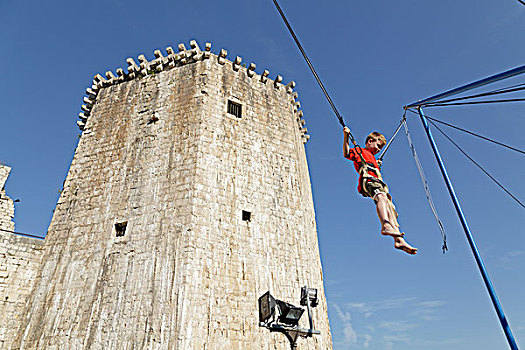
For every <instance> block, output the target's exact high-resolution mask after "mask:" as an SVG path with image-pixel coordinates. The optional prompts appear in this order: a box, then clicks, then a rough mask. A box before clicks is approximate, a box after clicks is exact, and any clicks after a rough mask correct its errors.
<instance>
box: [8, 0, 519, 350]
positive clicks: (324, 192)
mask: <svg viewBox="0 0 525 350" xmlns="http://www.w3.org/2000/svg"><path fill="white" fill-rule="evenodd" d="M281 6H282V7H283V10H284V11H285V12H286V14H287V16H288V19H289V20H290V22H291V24H292V26H293V27H294V29H295V30H296V32H297V34H298V36H299V38H300V40H301V42H302V44H303V46H304V47H305V49H306V51H307V52H308V54H309V56H310V59H311V60H312V62H313V64H314V66H315V67H316V69H317V71H318V73H319V75H320V76H321V78H322V79H323V81H324V83H325V85H326V87H327V88H328V90H329V92H330V94H331V96H332V98H333V100H334V102H335V103H336V105H337V106H338V109H339V110H340V111H341V113H342V114H343V116H344V118H345V120H346V122H347V124H348V125H349V126H350V127H351V129H352V132H353V134H354V135H355V136H356V138H357V139H358V140H360V141H361V140H362V139H363V138H364V137H365V136H366V134H368V132H369V131H371V130H378V131H381V132H383V133H385V134H386V135H387V136H389V135H391V134H392V132H393V131H394V129H395V128H396V126H397V124H398V122H399V120H400V119H401V115H402V106H404V105H405V104H407V103H410V102H413V101H415V100H418V99H422V98H425V97H428V96H431V95H434V94H436V93H439V92H442V91H445V90H448V89H451V88H454V87H457V86H460V85H463V84H465V83H468V82H471V81H475V80H478V79H481V78H483V77H486V76H489V75H492V74H495V73H499V72H502V71H505V70H508V69H511V68H514V67H517V66H521V65H523V64H525V45H523V43H524V36H525V19H524V17H525V6H523V5H521V4H520V3H519V2H518V1H517V0H502V1H486V0H482V1H479V0H477V1H475V0H464V1H450V0H445V1H426V0H423V1H421V0H420V1H415V0H399V1H396V2H392V1H352V2H350V1H311V0H302V1H299V0H281ZM0 33H2V34H1V35H0V47H1V48H2V51H1V52H2V55H0V66H1V67H2V68H3V69H2V77H1V79H0V105H1V110H0V131H1V137H0V161H1V162H2V163H6V164H8V165H10V166H12V167H13V170H12V173H11V176H10V178H9V180H8V182H7V184H6V190H7V194H8V195H9V196H11V197H12V198H19V199H20V200H21V201H20V203H17V204H16V218H15V220H16V229H17V230H18V231H21V232H28V233H33V234H44V233H45V231H46V230H47V226H48V225H49V221H50V219H51V214H52V211H53V209H54V206H55V203H56V200H57V198H58V195H59V189H60V188H61V186H62V182H63V181H64V178H65V176H66V174H67V170H68V167H69V164H70V162H71V159H72V156H73V153H74V149H75V146H76V143H77V141H78V129H77V126H76V120H77V115H78V112H79V109H80V105H81V104H82V98H83V97H84V91H85V88H86V87H88V86H89V85H90V82H91V79H92V77H93V75H94V74H96V73H101V74H103V73H104V72H106V71H107V70H112V71H115V69H116V68H118V67H125V66H126V64H125V60H126V58H127V57H137V56H138V55H140V54H145V55H146V57H148V58H152V57H153V51H154V50H156V49H164V48H165V47H166V46H174V47H175V46H176V45H177V44H178V43H185V44H186V46H188V45H189V41H190V40H192V39H195V40H197V41H198V42H199V44H200V45H201V46H204V44H205V43H206V42H211V43H212V51H213V52H214V53H217V52H218V51H220V49H221V48H225V49H227V50H228V52H229V54H228V57H229V58H230V59H231V58H232V57H234V56H236V55H237V56H241V57H243V61H244V62H247V63H249V62H254V63H256V64H257V69H256V71H257V72H258V73H261V72H262V71H263V70H264V69H268V70H270V72H271V73H270V77H271V78H274V77H275V76H276V75H277V74H280V75H282V76H283V77H284V81H285V82H288V81H289V80H294V81H295V82H296V83H297V87H296V90H297V91H298V93H299V99H300V101H301V105H302V109H303V111H304V115H305V119H306V121H307V124H306V126H307V127H308V130H309V133H310V134H311V139H310V141H309V142H308V143H307V145H306V151H307V156H308V161H309V167H310V172H311V180H312V187H313V192H314V201H315V208H316V219H317V223H318V231H319V242H320V247H321V255H322V263H323V269H324V276H325V288H326V294H327V300H328V306H329V317H330V323H331V329H332V335H333V341H334V348H335V349H422V348H424V349H443V348H450V349H458V350H461V349H503V348H506V340H505V338H504V335H503V332H502V330H501V327H500V325H499V322H498V319H497V317H496V314H495V312H494V310H493V308H492V305H491V303H490V300H489V298H488V294H487V292H486V290H485V287H484V285H483V282H482V280H481V277H480V274H479V272H478V270H477V267H476V265H475V263H474V260H473V257H472V254H471V252H470V250H469V247H468V245H467V242H466V239H465V236H464V233H463V231H462V229H461V227H460V224H459V221H458V219H457V217H456V215H455V212H454V209H453V207H452V203H451V201H450V199H449V197H448V194H447V192H446V188H445V186H444V184H443V181H442V179H441V175H440V174H439V170H438V168H437V165H436V163H435V160H434V158H433V156H432V154H431V153H430V148H429V145H428V142H427V141H426V139H425V136H424V135H423V130H422V128H421V125H420V123H419V120H418V119H417V118H415V117H414V116H412V115H410V116H409V117H408V123H409V127H410V130H411V132H412V136H413V138H414V142H415V145H416V148H417V151H418V153H419V156H420V158H421V162H422V163H423V167H424V169H425V172H426V174H427V177H428V181H429V183H430V187H431V191H432V195H433V197H434V199H435V202H436V206H437V209H438V211H439V214H440V216H441V219H442V221H443V223H444V225H445V229H446V232H447V235H448V246H449V249H450V250H449V252H448V253H447V254H445V255H443V254H442V252H441V235H440V233H439V230H438V228H437V225H436V223H435V221H434V219H433V216H432V213H431V211H430V209H429V206H428V204H427V202H426V199H425V196H424V191H423V188H422V186H421V183H420V180H419V177H418V173H417V170H416V168H415V164H414V161H413V158H412V156H411V154H410V151H409V149H408V145H407V141H406V138H405V136H404V135H403V134H402V133H400V135H399V136H398V137H397V138H396V140H395V142H394V143H393V145H392V148H391V149H390V150H389V152H388V155H387V156H386V158H385V160H384V162H383V173H384V177H385V179H386V180H387V182H388V183H389V185H390V189H391V192H392V194H393V196H394V200H395V203H396V205H397V208H398V211H399V213H400V223H401V225H402V229H403V230H404V231H405V232H406V238H407V240H408V241H409V242H410V243H412V244H414V245H415V246H417V247H418V248H419V249H420V253H419V254H418V255H417V256H416V257H409V256H407V255H405V254H402V253H400V252H397V251H394V250H393V248H392V243H391V241H389V239H388V238H385V237H381V236H380V235H379V225H378V222H377V218H376V214H375V209H374V206H373V204H372V203H371V201H370V200H367V199H364V198H361V197H360V196H359V195H358V194H357V193H356V190H355V187H356V175H355V173H354V170H353V167H352V166H351V164H350V163H349V162H348V161H346V160H344V159H343V158H342V156H341V141H342V131H341V128H340V125H339V123H338V122H337V119H336V118H335V117H334V116H333V113H332V111H331V109H330V108H329V105H328V103H327V102H326V101H325V100H324V97H323V95H322V93H321V91H320V89H319V88H318V87H317V85H316V83H315V80H314V78H313V77H312V75H311V74H310V72H309V71H308V68H307V66H306V64H305V63H304V61H303V59H302V58H301V56H300V53H299V52H298V50H297V49H296V47H295V46H294V43H293V41H292V39H291V37H290V36H289V34H288V33H287V31H286V28H285V27H284V25H283V24H282V22H281V19H280V18H279V17H278V14H277V12H276V10H275V9H274V7H273V4H272V1H271V0H265V1H252V0H250V1H221V2H217V1H187V0H182V1H151V2H139V1H121V0H113V1H90V2H75V1H52V0H51V1H45V2H44V1H31V0H30V1H25V2H20V1H9V0H8V1H2V2H1V3H0ZM524 82H525V77H521V78H514V79H510V80H508V81H506V82H504V83H502V84H498V85H497V87H502V86H507V85H512V84H518V83H524ZM495 87H496V86H494V88H495ZM427 113H428V114H429V115H431V116H434V117H435V118H438V119H441V120H445V121H447V122H450V123H452V124H455V125H458V126H460V127H463V128H466V129H469V130H472V131H474V132H477V133H480V134H482V135H485V136H487V137H491V138H494V139H496V140H500V141H502V142H504V143H507V144H509V145H512V146H515V147H517V148H520V149H523V148H524V142H523V139H524V138H523V130H524V129H525V119H524V118H523V117H524V115H525V105H524V104H523V103H521V104H520V103H516V104H506V105H491V106H471V107H448V108H436V109H428V111H427ZM443 130H445V131H446V132H447V133H448V134H449V135H450V136H451V137H453V138H454V140H455V141H456V142H458V143H459V144H460V145H461V146H462V147H463V148H464V149H465V150H466V151H467V152H468V153H469V154H470V155H471V156H472V157H473V158H474V159H475V160H476V161H478V162H479V163H480V164H481V165H482V166H484V167H485V168H486V169H487V170H488V171H489V172H490V173H491V174H492V175H493V176H495V177H496V178H497V179H498V180H499V181H500V182H501V183H502V184H504V185H505V186H506V187H507V188H508V189H509V190H510V191H511V192H512V193H513V194H514V195H516V196H517V197H518V198H520V199H521V200H522V201H524V200H525V189H524V187H523V185H522V178H523V175H524V174H525V165H524V162H523V156H522V155H521V154H518V153H516V152H511V151H508V150H506V149H503V148H501V147H498V146H495V145H492V144H489V143H487V142H483V141H480V140H477V139H475V138H473V137H471V136H468V135H465V134H463V133H458V132H457V131H453V130H450V129H448V128H447V127H443ZM434 134H435V137H436V141H437V143H438V146H439V147H440V149H441V151H442V153H443V157H444V159H445V163H446V165H447V167H448V168H449V173H450V176H451V178H452V181H453V182H454V185H455V187H456V190H457V192H458V197H459V200H460V201H461V204H462V205H463V209H464V212H465V215H466V217H467V220H468V221H469V225H470V227H471V230H472V233H473V235H474V237H475V239H476V242H477V244H478V248H479V249H480V251H481V254H482V257H483V259H484V260H485V264H486V266H487V269H488V272H489V274H490V276H491V278H492V280H493V282H494V284H495V287H496V291H497V293H498V296H499V298H500V301H501V302H502V304H503V309H504V311H505V313H506V315H507V317H508V319H509V322H510V325H511V328H512V330H513V332H514V336H515V338H516V340H517V342H518V344H522V345H523V344H525V312H524V311H525V299H524V298H523V289H524V287H525V274H523V270H524V269H525V238H524V229H523V227H524V225H525V220H524V215H523V214H524V212H523V208H522V207H520V206H519V205H518V204H516V203H515V202H514V201H513V200H512V199H510V198H509V197H508V196H507V195H506V194H505V193H503V191H502V190H501V189H499V188H498V187H497V186H496V185H495V184H494V183H493V182H491V181H490V180H489V179H488V178H487V177H486V176H485V175H483V174H482V173H481V172H480V171H479V170H478V169H477V168H475V167H474V166H473V165H472V164H471V163H469V162H468V160H466V158H464V156H463V155H461V154H460V153H459V152H458V151H457V150H456V149H455V148H454V147H453V146H451V145H450V144H449V143H448V141H446V140H445V139H444V138H443V137H441V136H440V135H438V133H437V132H434ZM361 142H362V141H361Z"/></svg>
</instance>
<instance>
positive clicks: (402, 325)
mask: <svg viewBox="0 0 525 350" xmlns="http://www.w3.org/2000/svg"><path fill="white" fill-rule="evenodd" d="M416 327H417V324H415V323H409V322H401V321H400V322H387V321H383V322H381V323H380V324H379V328H383V329H386V330H389V331H393V332H405V331H408V330H411V329H414V328H416Z"/></svg>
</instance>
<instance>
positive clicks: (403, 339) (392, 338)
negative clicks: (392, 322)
mask: <svg viewBox="0 0 525 350" xmlns="http://www.w3.org/2000/svg"><path fill="white" fill-rule="evenodd" d="M383 340H384V341H385V345H386V349H387V350H392V349H393V346H394V343H405V344H409V343H410V338H409V337H408V336H407V335H403V334H398V335H385V336H384V337H383Z"/></svg>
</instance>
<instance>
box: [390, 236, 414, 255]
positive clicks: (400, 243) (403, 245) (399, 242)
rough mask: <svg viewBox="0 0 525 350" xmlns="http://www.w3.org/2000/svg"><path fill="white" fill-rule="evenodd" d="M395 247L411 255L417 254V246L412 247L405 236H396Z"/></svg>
mask: <svg viewBox="0 0 525 350" xmlns="http://www.w3.org/2000/svg"><path fill="white" fill-rule="evenodd" d="M394 248H396V249H399V250H403V251H404V252H405V253H408V254H410V255H416V254H417V248H414V247H412V246H411V245H410V244H408V243H407V242H406V241H405V240H404V239H403V238H401V237H396V239H395V243H394Z"/></svg>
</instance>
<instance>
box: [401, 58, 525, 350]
mask: <svg viewBox="0 0 525 350" xmlns="http://www.w3.org/2000/svg"><path fill="white" fill-rule="evenodd" d="M523 73H525V65H524V66H521V67H517V68H514V69H511V70H508V71H506V72H503V73H499V74H495V75H493V76H490V77H488V78H484V79H481V80H478V81H475V82H473V83H470V84H467V85H463V86H460V87H458V88H455V89H452V90H448V91H445V92H443V93H440V94H437V95H434V96H431V97H428V98H426V99H424V100H420V101H417V102H413V103H411V104H408V105H406V106H405V110H406V109H408V108H415V107H417V109H418V112H419V116H420V117H421V122H422V123H423V127H424V128H425V131H426V133H427V136H428V140H429V141H430V145H431V147H432V150H433V152H434V155H435V156H436V160H437V162H438V165H439V169H440V170H441V174H442V175H443V179H444V180H445V183H446V185H447V188H448V191H449V193H450V197H451V198H452V201H453V202H454V206H455V208H456V212H457V214H458V216H459V219H460V221H461V225H462V226H463V230H464V231H465V235H466V236H467V240H468V242H469V244H470V248H471V250H472V253H473V254H474V257H475V259H476V263H477V264H478V267H479V270H480V272H481V275H482V277H483V281H484V282H485V286H486V287H487V290H488V292H489V294H490V299H491V300H492V304H493V305H494V308H495V309H496V313H497V314H498V318H499V320H500V323H501V326H502V327H503V331H504V332H505V336H506V337H507V341H508V343H509V346H510V348H511V349H512V350H518V345H517V344H516V341H515V340H514V336H513V335H512V331H511V330H510V326H509V324H508V322H507V319H506V317H505V314H504V313H503V308H502V307H501V304H500V302H499V300H498V297H497V296H496V292H495V291H494V287H493V286H492V282H491V280H490V278H489V276H488V273H487V270H486V269H485V265H484V264H483V260H482V259H481V256H480V255H479V252H478V249H477V247H476V243H475V242H474V238H473V237H472V234H471V233H470V229H469V227H468V224H467V220H466V219H465V216H464V215H463V210H462V209H461V205H460V204H459V201H458V198H457V196H456V193H455V191H454V187H453V186H452V182H451V181H450V178H449V177H448V174H447V170H446V168H445V164H444V163H443V160H442V159H441V155H440V154H439V150H438V148H437V146H436V143H435V142H434V138H433V137H432V133H431V131H430V128H429V125H428V122H427V118H426V117H425V114H424V113H423V109H422V106H424V105H425V104H427V103H430V102H435V101H438V100H441V99H443V98H445V97H449V96H452V95H456V94H459V93H462V92H465V91H468V90H472V89H475V88H478V87H481V86H484V85H487V84H491V83H494V82H497V81H500V80H504V79H507V78H510V77H513V76H516V75H519V74H523Z"/></svg>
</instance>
